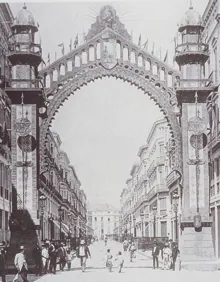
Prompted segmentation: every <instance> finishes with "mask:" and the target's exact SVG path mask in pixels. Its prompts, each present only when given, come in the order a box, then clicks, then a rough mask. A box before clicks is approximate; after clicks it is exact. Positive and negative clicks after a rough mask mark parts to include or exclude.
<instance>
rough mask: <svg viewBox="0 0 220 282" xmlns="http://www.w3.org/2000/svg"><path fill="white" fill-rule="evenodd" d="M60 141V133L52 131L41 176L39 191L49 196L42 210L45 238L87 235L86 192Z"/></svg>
mask: <svg viewBox="0 0 220 282" xmlns="http://www.w3.org/2000/svg"><path fill="white" fill-rule="evenodd" d="M61 144H62V142H61V139H60V137H59V134H57V133H56V132H51V131H50V132H49V134H48V142H47V149H46V152H45V153H46V156H47V162H48V168H47V171H46V172H45V173H44V174H43V175H41V180H40V181H41V182H40V192H41V195H44V196H45V198H46V201H45V204H44V207H43V209H42V210H40V211H39V214H41V217H42V221H43V229H42V230H43V235H42V232H41V238H42V239H46V238H47V239H57V240H59V239H60V236H61V239H64V238H67V237H73V238H79V237H84V236H86V230H85V226H86V220H87V219H86V213H87V207H86V202H87V198H86V194H85V192H84V191H83V190H82V189H81V183H80V181H79V179H78V176H77V174H76V171H75V168H74V166H73V165H71V164H70V161H69V158H68V155H67V154H66V153H65V152H64V151H63V150H61ZM39 206H40V205H39ZM60 208H61V209H62V214H61V212H59V210H60ZM60 220H61V222H60ZM41 224H42V223H41ZM60 224H61V230H60Z"/></svg>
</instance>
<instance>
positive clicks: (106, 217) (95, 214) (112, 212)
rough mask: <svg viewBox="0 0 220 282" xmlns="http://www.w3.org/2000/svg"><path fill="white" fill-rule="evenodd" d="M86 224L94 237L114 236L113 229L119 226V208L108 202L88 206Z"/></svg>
mask: <svg viewBox="0 0 220 282" xmlns="http://www.w3.org/2000/svg"><path fill="white" fill-rule="evenodd" d="M88 209H89V210H88V213H87V218H88V225H89V227H90V230H92V232H93V235H94V237H96V238H97V239H98V240H100V239H104V238H105V237H106V236H108V238H111V239H113V238H114V229H115V228H117V227H119V220H120V210H119V209H116V208H115V207H113V206H112V205H110V204H107V203H106V204H101V205H94V206H90V207H88Z"/></svg>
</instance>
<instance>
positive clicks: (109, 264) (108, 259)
mask: <svg viewBox="0 0 220 282" xmlns="http://www.w3.org/2000/svg"><path fill="white" fill-rule="evenodd" d="M113 261H117V263H118V272H119V273H121V270H122V267H123V265H124V257H123V255H122V252H121V251H119V252H118V254H117V255H116V257H115V258H114V257H113V255H112V253H111V250H110V249H108V250H107V253H106V255H105V265H106V267H107V268H108V269H109V271H110V272H112V267H113Z"/></svg>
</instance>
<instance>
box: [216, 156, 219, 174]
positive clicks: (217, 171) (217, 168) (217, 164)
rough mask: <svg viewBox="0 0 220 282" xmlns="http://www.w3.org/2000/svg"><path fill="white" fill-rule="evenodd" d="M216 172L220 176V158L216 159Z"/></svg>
mask: <svg viewBox="0 0 220 282" xmlns="http://www.w3.org/2000/svg"><path fill="white" fill-rule="evenodd" d="M216 174H217V176H219V158H217V159H216Z"/></svg>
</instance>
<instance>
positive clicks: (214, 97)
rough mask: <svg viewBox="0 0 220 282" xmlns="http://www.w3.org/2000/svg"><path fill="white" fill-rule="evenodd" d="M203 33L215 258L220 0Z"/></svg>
mask: <svg viewBox="0 0 220 282" xmlns="http://www.w3.org/2000/svg"><path fill="white" fill-rule="evenodd" d="M203 22H204V26H205V29H204V32H203V37H204V38H205V40H206V42H207V43H208V44H209V51H210V58H209V60H208V62H207V65H206V68H207V70H208V74H209V80H210V83H214V86H215V91H213V92H212V93H211V94H210V95H209V97H208V101H207V108H208V113H209V134H208V144H209V189H210V190H209V198H210V214H211V215H212V217H213V223H212V238H213V244H214V249H215V256H216V257H217V258H220V239H219V238H220V178H219V176H220V143H219V136H220V127H219V122H220V115H219V110H220V98H219V86H218V85H219V82H220V65H219V62H220V45H219V44H220V37H219V33H220V1H219V0H215V1H214V0H212V1H209V3H208V5H207V7H206V9H205V12H204V14H203Z"/></svg>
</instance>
